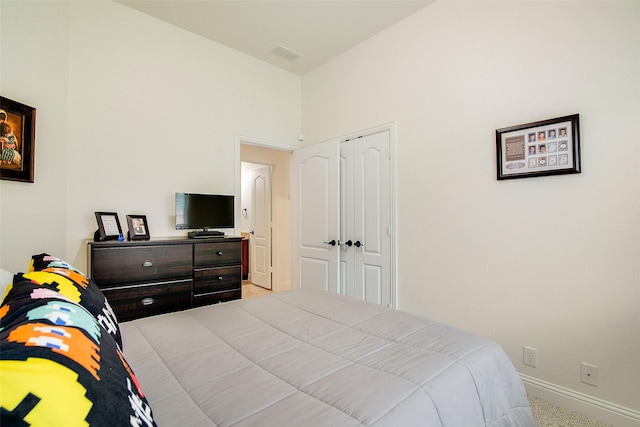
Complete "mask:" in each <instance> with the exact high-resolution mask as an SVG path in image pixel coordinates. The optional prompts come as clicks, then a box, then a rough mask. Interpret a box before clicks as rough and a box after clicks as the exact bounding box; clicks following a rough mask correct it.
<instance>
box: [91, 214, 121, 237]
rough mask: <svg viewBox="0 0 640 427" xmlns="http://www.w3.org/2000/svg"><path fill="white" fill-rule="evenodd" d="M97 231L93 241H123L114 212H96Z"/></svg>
mask: <svg viewBox="0 0 640 427" xmlns="http://www.w3.org/2000/svg"><path fill="white" fill-rule="evenodd" d="M95 214H96V221H97V222H98V229H97V230H96V232H95V233H94V235H93V240H95V241H96V242H102V241H104V240H124V236H123V235H122V228H120V220H119V219H118V214H117V213H116V212H96V213H95Z"/></svg>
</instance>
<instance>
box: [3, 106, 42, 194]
mask: <svg viewBox="0 0 640 427" xmlns="http://www.w3.org/2000/svg"><path fill="white" fill-rule="evenodd" d="M35 136H36V109H35V108H33V107H29V106H28V105H24V104H21V103H19V102H16V101H12V100H11V99H8V98H5V97H3V96H0V145H1V147H2V153H1V155H0V179H6V180H11V181H24V182H33V180H34V168H35Z"/></svg>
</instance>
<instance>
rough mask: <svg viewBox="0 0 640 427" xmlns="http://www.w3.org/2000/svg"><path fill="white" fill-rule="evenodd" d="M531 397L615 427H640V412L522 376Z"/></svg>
mask: <svg viewBox="0 0 640 427" xmlns="http://www.w3.org/2000/svg"><path fill="white" fill-rule="evenodd" d="M520 378H522V382H523V383H524V387H525V389H526V390H527V394H528V395H529V396H533V397H537V398H539V399H542V400H546V401H547V402H549V403H552V404H554V405H556V406H559V407H561V408H565V409H568V410H570V411H573V412H577V413H579V414H583V415H586V416H587V417H589V418H593V419H594V420H598V421H601V422H603V423H605V424H609V425H611V426H614V427H640V411H636V410H634V409H630V408H625V407H624V406H620V405H616V404H615V403H611V402H607V401H606V400H602V399H598V398H597V397H593V396H589V395H588V394H584V393H580V392H577V391H574V390H571V389H568V388H565V387H561V386H558V385H555V384H553V383H550V382H547V381H542V380H539V379H537V378H534V377H531V376H529V375H525V374H520Z"/></svg>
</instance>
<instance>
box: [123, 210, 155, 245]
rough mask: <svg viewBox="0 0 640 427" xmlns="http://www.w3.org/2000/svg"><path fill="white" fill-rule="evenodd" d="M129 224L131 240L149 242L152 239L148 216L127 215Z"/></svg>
mask: <svg viewBox="0 0 640 427" xmlns="http://www.w3.org/2000/svg"><path fill="white" fill-rule="evenodd" d="M127 224H128V225H129V233H128V238H129V240H149V239H150V238H151V236H150V235H149V225H148V224H147V216H146V215H127Z"/></svg>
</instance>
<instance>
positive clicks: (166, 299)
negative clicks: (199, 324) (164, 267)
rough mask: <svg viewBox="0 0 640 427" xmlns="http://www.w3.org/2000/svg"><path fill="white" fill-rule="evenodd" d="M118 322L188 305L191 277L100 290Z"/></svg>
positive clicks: (180, 308)
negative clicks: (189, 278) (188, 278)
mask: <svg viewBox="0 0 640 427" xmlns="http://www.w3.org/2000/svg"><path fill="white" fill-rule="evenodd" d="M102 292H103V293H104V295H105V297H106V298H107V300H108V301H109V305H111V308H113V311H114V312H115V314H116V317H117V318H118V321H126V320H132V319H136V318H138V317H145V316H152V315H154V314H160V313H167V312H170V311H176V310H184V309H185V308H189V307H190V306H191V280H178V281H171V282H164V283H154V284H152V285H136V286H123V287H114V288H108V289H103V290H102Z"/></svg>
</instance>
